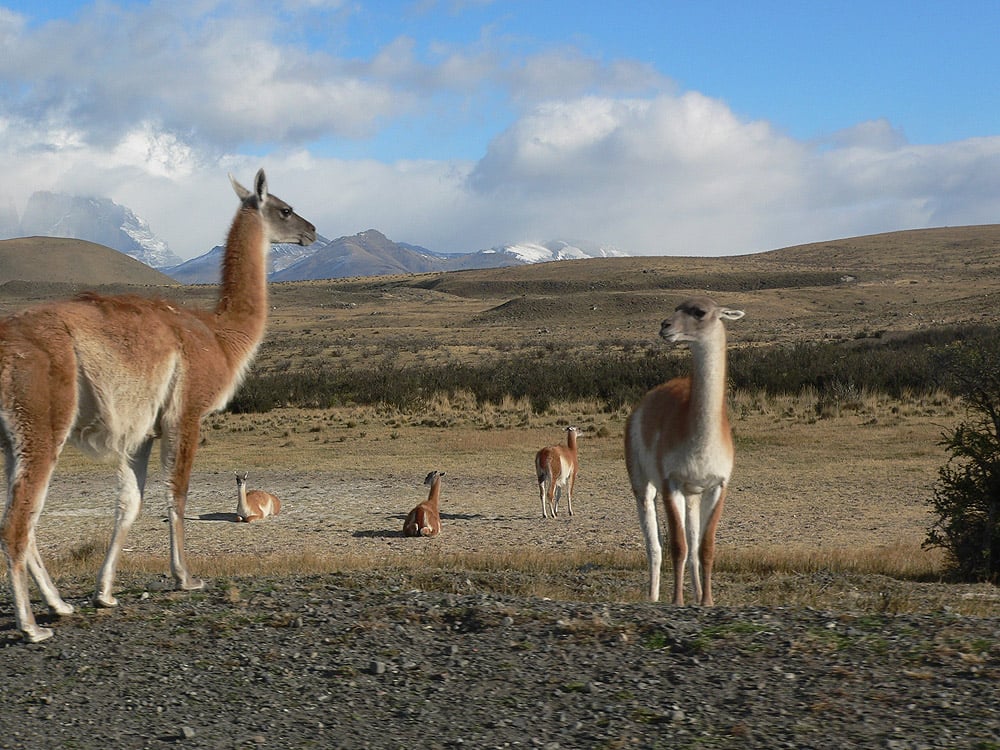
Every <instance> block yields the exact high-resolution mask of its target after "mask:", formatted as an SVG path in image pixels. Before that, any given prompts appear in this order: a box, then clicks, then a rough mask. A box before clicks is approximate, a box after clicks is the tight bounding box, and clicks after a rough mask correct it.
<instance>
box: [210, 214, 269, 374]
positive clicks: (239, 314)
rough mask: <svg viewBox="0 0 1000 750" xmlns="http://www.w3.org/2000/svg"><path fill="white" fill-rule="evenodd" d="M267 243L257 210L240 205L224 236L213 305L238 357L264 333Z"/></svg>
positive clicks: (265, 320)
mask: <svg viewBox="0 0 1000 750" xmlns="http://www.w3.org/2000/svg"><path fill="white" fill-rule="evenodd" d="M269 245H270V243H269V241H268V238H267V235H266V233H265V231H264V222H263V219H262V218H261V215H260V211H259V210H258V209H257V208H256V206H248V205H244V206H243V207H242V208H241V209H240V210H239V211H237V213H236V217H235V218H234V219H233V224H232V226H231V227H230V229H229V235H228V236H227V237H226V250H225V253H224V255H223V259H222V280H221V283H220V287H219V301H218V304H217V305H216V308H215V316H216V319H217V321H218V328H219V332H222V331H225V333H226V334H227V335H226V336H225V339H226V340H227V342H228V343H229V344H230V346H233V347H235V348H236V351H235V352H233V354H234V355H236V356H237V357H238V358H240V359H242V358H244V357H246V356H248V355H250V354H252V353H253V351H254V350H255V349H256V347H257V344H258V343H259V342H260V339H261V338H262V337H263V335H264V326H265V324H266V322H267V269H266V265H267V252H268V248H269ZM234 334H235V335H234Z"/></svg>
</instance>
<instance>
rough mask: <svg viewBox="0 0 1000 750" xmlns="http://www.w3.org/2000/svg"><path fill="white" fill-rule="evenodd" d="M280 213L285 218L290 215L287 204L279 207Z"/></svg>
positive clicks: (290, 210)
mask: <svg viewBox="0 0 1000 750" xmlns="http://www.w3.org/2000/svg"><path fill="white" fill-rule="evenodd" d="M281 215H282V216H284V217H285V218H286V219H287V218H288V217H289V216H291V215H292V209H290V208H289V207H288V206H285V207H284V208H282V209H281Z"/></svg>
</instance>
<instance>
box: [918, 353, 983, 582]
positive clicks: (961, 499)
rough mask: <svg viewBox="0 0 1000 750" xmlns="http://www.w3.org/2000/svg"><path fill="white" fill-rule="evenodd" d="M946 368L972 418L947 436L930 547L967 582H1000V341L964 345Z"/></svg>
mask: <svg viewBox="0 0 1000 750" xmlns="http://www.w3.org/2000/svg"><path fill="white" fill-rule="evenodd" d="M940 359H941V361H942V369H943V370H944V372H945V373H946V375H947V377H948V379H949V380H950V381H951V386H952V388H953V389H954V390H955V391H956V392H957V393H958V394H959V395H961V396H962V397H963V399H964V400H965V403H966V407H967V420H966V421H964V422H962V423H961V424H959V425H958V426H957V427H956V428H955V429H954V430H952V431H951V432H947V433H945V435H944V437H943V439H942V441H941V444H942V445H943V446H944V447H945V449H946V450H947V451H948V453H949V454H950V459H949V460H948V463H946V464H945V465H944V466H943V467H941V469H940V470H939V472H938V482H937V484H936V486H935V489H934V497H933V500H932V507H933V512H934V514H935V515H936V516H937V520H936V521H935V522H934V524H933V525H932V526H931V528H930V530H929V532H928V535H927V540H926V542H925V546H926V547H940V548H943V549H944V550H945V551H946V552H947V553H948V554H949V555H950V557H951V558H952V561H953V563H954V566H955V569H956V572H957V573H958V574H959V575H960V576H961V577H962V578H964V579H970V580H987V581H993V582H996V581H997V580H998V578H1000V343H998V342H997V341H995V340H994V341H992V342H991V343H990V344H989V345H983V344H982V342H979V345H975V346H970V345H968V344H967V343H964V342H958V343H956V344H954V345H952V346H951V347H949V348H948V350H947V351H946V352H945V353H944V354H943V355H942V357H941V358H940Z"/></svg>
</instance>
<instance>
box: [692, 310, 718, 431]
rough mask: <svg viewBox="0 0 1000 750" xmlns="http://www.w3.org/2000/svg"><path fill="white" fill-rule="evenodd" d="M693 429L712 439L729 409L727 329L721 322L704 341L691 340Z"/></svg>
mask: <svg viewBox="0 0 1000 750" xmlns="http://www.w3.org/2000/svg"><path fill="white" fill-rule="evenodd" d="M691 354H692V373H691V406H690V408H691V422H690V424H691V428H692V433H693V434H694V435H696V436H698V437H700V438H702V439H705V440H712V439H713V438H715V437H717V436H718V435H719V433H720V432H721V430H722V415H723V414H724V411H725V408H726V329H725V328H724V327H723V326H722V325H721V324H720V325H718V326H717V327H716V328H715V330H714V331H713V332H712V333H711V334H710V335H709V336H708V337H706V338H705V339H704V340H701V341H694V342H691Z"/></svg>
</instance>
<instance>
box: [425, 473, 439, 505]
mask: <svg viewBox="0 0 1000 750" xmlns="http://www.w3.org/2000/svg"><path fill="white" fill-rule="evenodd" d="M440 495H441V477H435V478H434V481H433V482H431V491H430V494H428V495H427V506H428V507H429V508H432V509H433V510H437V509H438V497H439V496H440Z"/></svg>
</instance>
